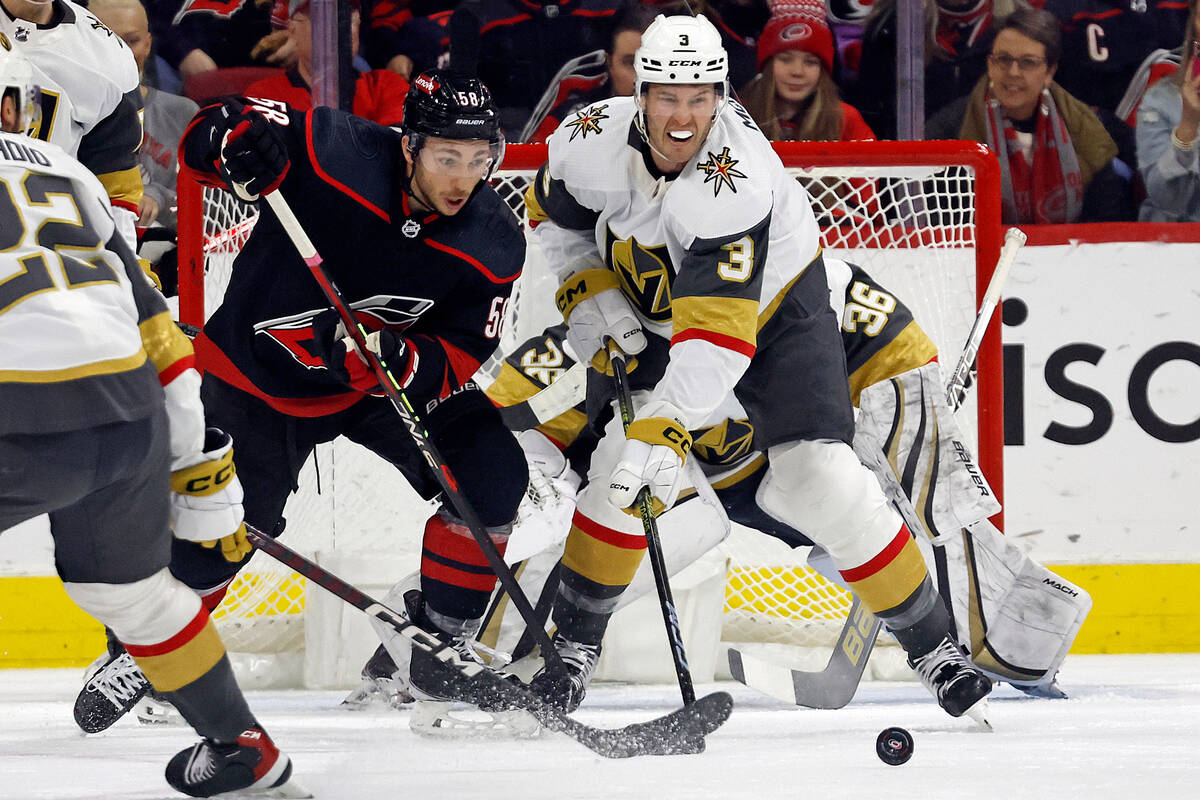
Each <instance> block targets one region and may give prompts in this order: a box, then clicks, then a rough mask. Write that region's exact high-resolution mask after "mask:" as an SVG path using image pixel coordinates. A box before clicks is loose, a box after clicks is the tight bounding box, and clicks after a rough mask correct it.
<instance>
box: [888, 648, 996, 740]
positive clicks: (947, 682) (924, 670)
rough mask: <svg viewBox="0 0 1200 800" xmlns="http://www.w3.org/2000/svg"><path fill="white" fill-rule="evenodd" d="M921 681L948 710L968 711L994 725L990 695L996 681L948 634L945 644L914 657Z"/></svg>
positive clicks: (958, 714)
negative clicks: (990, 717)
mask: <svg viewBox="0 0 1200 800" xmlns="http://www.w3.org/2000/svg"><path fill="white" fill-rule="evenodd" d="M908 665H909V666H910V667H912V668H913V670H915V671H916V673H917V676H918V677H920V679H921V683H923V684H925V688H926V689H928V690H929V691H930V693H931V694H933V696H934V697H935V698H936V699H937V701H938V705H940V706H941V707H942V708H943V709H944V710H945V711H946V713H947V714H949V715H950V716H952V717H961V716H962V715H964V714H966V715H967V716H969V717H970V718H971V719H973V720H975V721H976V722H977V723H979V724H980V725H981V726H983V727H984V728H987V729H991V727H992V726H991V723H990V722H988V720H987V695H988V693H989V692H991V691H992V682H991V681H990V680H988V678H987V676H986V675H984V674H983V673H982V672H980V671H979V670H977V669H976V668H975V667H973V666H971V664H970V663H968V661H967V658H966V656H965V655H963V651H962V648H960V647H959V646H958V644H957V643H956V642H955V641H954V640H953V639H951V638H950V637H949V636H947V637H946V638H945V639H943V640H942V642H941V644H939V645H938V646H937V647H935V648H933V650H931V651H929V652H928V653H926V654H925V655H923V656H920V657H918V658H916V659H910V660H909V662H908Z"/></svg>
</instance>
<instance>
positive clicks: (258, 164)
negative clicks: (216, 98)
mask: <svg viewBox="0 0 1200 800" xmlns="http://www.w3.org/2000/svg"><path fill="white" fill-rule="evenodd" d="M221 115H222V116H223V117H224V121H225V133H224V135H223V136H222V138H221V165H220V166H221V177H222V178H224V179H225V182H226V183H227V184H229V188H230V189H231V190H233V193H234V194H236V195H237V196H238V197H239V198H240V199H242V200H245V201H246V202H247V203H252V202H254V201H255V200H257V199H258V196H259V195H260V194H265V193H267V192H273V191H275V190H276V189H277V188H279V184H280V183H282V182H283V177H284V176H285V175H287V171H288V167H290V166H291V160H290V159H289V158H288V152H287V145H286V144H285V143H284V141H283V137H282V136H281V135H280V134H279V131H277V130H276V129H275V126H274V125H273V124H271V123H270V122H268V121H267V118H266V117H264V116H263V115H262V114H260V113H259V112H258V110H257V109H255V108H254V106H246V105H242V103H240V102H238V101H237V100H227V101H225V103H224V104H222V106H221Z"/></svg>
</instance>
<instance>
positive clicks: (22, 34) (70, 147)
mask: <svg viewBox="0 0 1200 800" xmlns="http://www.w3.org/2000/svg"><path fill="white" fill-rule="evenodd" d="M53 14H54V16H53V17H52V18H51V22H50V23H48V24H46V25H38V24H36V23H33V22H29V21H27V20H23V19H17V18H15V17H13V16H12V15H11V14H10V13H9V12H8V11H7V9H5V8H4V7H3V6H2V5H0V46H2V47H5V48H6V49H7V48H9V47H14V48H16V50H17V51H18V52H20V53H21V55H23V56H24V57H25V58H26V59H27V60H28V61H29V62H30V64H31V65H32V66H33V76H34V83H36V84H37V85H38V86H39V87H40V89H41V93H42V103H41V106H42V120H41V123H40V125H39V127H38V129H37V130H35V131H32V132H31V133H32V135H33V136H35V137H36V138H38V139H41V140H42V141H48V142H50V143H52V144H55V145H58V146H59V147H61V148H62V149H63V150H65V151H66V152H67V153H68V154H70V155H71V156H73V157H75V158H77V159H79V160H80V161H81V162H82V163H83V164H84V166H86V167H87V168H88V169H90V170H91V171H92V172H93V173H94V174H95V175H96V176H97V177H99V178H100V182H101V183H102V184H103V185H104V188H105V191H106V192H107V194H108V196H109V198H110V200H111V202H112V203H113V205H114V206H116V207H118V208H122V209H124V210H126V211H128V212H130V213H131V214H132V215H134V216H133V217H131V218H130V219H129V220H128V230H124V228H126V220H124V219H122V220H121V225H122V228H123V233H124V234H125V235H126V239H127V241H130V239H129V237H130V236H131V235H132V234H133V229H132V225H133V219H134V218H136V214H137V208H138V203H139V202H140V201H141V189H142V186H141V178H140V176H139V175H138V172H137V161H136V152H137V149H138V148H139V147H140V146H141V143H142V126H141V117H140V113H141V107H142V104H141V95H140V94H139V92H138V82H139V78H138V70H137V62H136V61H135V60H134V58H133V53H132V51H130V49H129V46H128V45H127V44H125V42H124V41H123V40H122V39H121V37H120V36H117V35H116V34H114V33H113V32H112V31H111V30H109V29H108V28H107V27H106V26H105V25H104V24H103V23H101V22H100V20H98V19H97V18H96V17H95V16H94V15H93V14H92V13H91V12H89V11H88V10H87V9H86V8H83V7H82V6H77V5H75V4H74V3H71V2H68V0H54V9H53Z"/></svg>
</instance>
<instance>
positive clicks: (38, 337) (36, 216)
mask: <svg viewBox="0 0 1200 800" xmlns="http://www.w3.org/2000/svg"><path fill="white" fill-rule="evenodd" d="M114 231H115V223H114V221H113V217H112V213H111V211H110V208H109V203H108V198H107V197H106V195H105V192H104V189H103V187H102V186H101V185H100V183H99V181H97V179H96V178H95V177H94V176H93V175H92V174H91V173H90V172H88V171H87V170H86V169H84V167H83V166H82V165H81V164H80V163H79V162H78V161H76V160H75V159H73V158H71V157H70V156H68V155H67V154H66V153H65V152H63V151H62V150H61V149H60V148H58V147H55V146H54V145H52V144H48V143H46V142H40V141H37V140H35V139H31V138H28V137H26V136H21V135H16V134H10V133H0V435H4V434H6V433H14V432H21V433H45V432H52V431H62V430H76V429H80V428H85V427H90V426H92V425H96V424H104V423H108V422H114V421H118V420H129V419H141V418H143V417H145V416H147V415H148V414H149V411H148V410H147V409H149V408H150V407H151V406H152V404H154V403H157V404H159V405H161V404H162V402H163V395H162V391H161V389H160V388H159V380H158V375H157V370H156V364H155V363H152V362H151V357H150V356H151V354H153V360H154V361H155V362H158V361H162V362H163V363H164V364H166V363H168V362H169V361H170V359H169V358H167V357H164V354H165V353H167V352H169V351H173V352H179V346H178V345H179V343H178V342H177V341H176V340H175V339H174V338H172V330H173V332H174V334H179V332H178V330H175V329H174V325H173V324H172V323H171V320H170V315H169V314H168V313H167V310H166V304H165V301H163V299H162V296H161V295H159V294H158V293H157V292H155V291H154V289H153V287H152V286H150V284H149V281H148V279H147V278H146V277H145V275H144V274H143V273H142V271H141V269H140V268H139V267H138V265H137V263H136V261H135V260H134V258H133V255H132V253H129V252H128V251H127V250H125V247H124V244H123V242H122V240H121V239H120V237H119V236H116V235H115V234H114ZM179 336H180V337H181V336H182V335H181V334H179ZM144 340H145V342H144ZM155 340H157V342H158V343H155ZM184 341H185V342H186V340H184ZM159 344H161V345H162V349H161V352H156V348H158V346H159ZM190 354H191V348H190V346H187V353H186V356H188V357H190ZM188 363H189V364H190V361H189V362H188Z"/></svg>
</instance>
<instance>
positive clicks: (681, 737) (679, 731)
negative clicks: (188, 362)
mask: <svg viewBox="0 0 1200 800" xmlns="http://www.w3.org/2000/svg"><path fill="white" fill-rule="evenodd" d="M246 537H247V538H248V539H249V540H250V542H251V543H252V544H253V545H254V547H255V548H256V549H258V550H262V551H263V552H264V553H266V554H267V555H269V556H271V557H272V558H274V559H275V560H276V561H278V562H280V563H281V564H284V565H286V566H288V567H291V568H292V569H294V570H295V571H296V572H298V573H300V574H301V575H303V576H304V577H306V578H308V579H309V580H310V581H312V582H313V583H315V584H316V585H318V586H320V587H321V588H322V589H324V590H326V591H327V592H329V593H330V594H332V595H334V596H335V597H337V598H339V599H341V600H344V601H345V602H347V603H349V604H350V605H352V606H354V607H355V608H357V609H359V610H360V611H363V612H364V613H366V614H368V615H369V616H372V617H375V618H376V619H378V620H380V621H382V622H383V623H385V624H386V625H390V626H391V627H392V628H394V629H395V630H396V632H397V633H399V634H400V635H402V636H404V637H405V638H406V639H408V640H409V641H411V642H412V644H413V646H414V647H418V648H420V649H421V650H424V651H425V652H427V653H429V654H431V655H433V656H434V658H435V660H436V664H437V666H438V668H439V669H442V670H443V671H444V674H445V676H446V680H447V682H448V683H449V684H450V685H452V686H459V687H468V690H474V693H475V694H481V693H482V692H480V691H479V690H480V689H486V690H487V691H488V692H490V693H492V694H494V695H495V696H496V698H497V699H498V701H499V702H500V703H502V704H504V705H505V706H506V707H508V708H519V709H523V710H525V711H527V712H529V713H530V714H531V715H533V717H534V718H535V719H536V720H537V721H538V722H539V723H541V725H542V726H543V727H545V728H547V729H548V730H552V731H556V732H558V733H563V734H566V735H567V736H570V737H571V738H572V739H574V740H575V741H577V742H579V743H580V744H582V745H583V746H584V747H587V748H588V749H589V750H591V751H592V752H594V753H597V754H598V755H601V756H604V757H605V758H631V757H633V756H650V755H682V754H686V753H700V752H703V750H704V737H705V736H706V735H707V734H709V733H712V732H713V731H715V730H716V729H717V728H719V727H720V726H721V725H722V723H724V722H725V720H727V719H729V713H730V711H732V709H733V699H732V698H731V697H730V696H729V694H728V693H726V692H713V693H712V694H709V695H705V696H704V697H702V698H700V699H699V700H697V701H696V702H695V703H693V704H691V705H688V706H684V707H683V708H680V709H677V710H676V711H673V712H671V713H670V714H667V715H665V716H662V717H658V718H656V719H652V720H649V721H648V722H638V723H634V724H632V725H627V726H625V727H624V728H614V729H605V728H593V727H591V726H589V725H584V724H583V723H582V722H578V721H576V720H573V719H571V718H570V717H568V716H567V715H566V714H564V713H563V712H561V711H559V710H558V709H557V708H555V707H554V706H552V705H550V704H549V703H547V702H545V701H544V700H542V699H541V698H540V697H538V696H537V695H536V694H534V693H533V692H531V691H530V690H529V689H528V688H527V687H526V686H525V685H524V684H521V683H513V682H510V681H507V680H505V679H503V678H501V677H500V676H499V675H497V674H496V673H495V672H492V671H491V670H490V669H488V668H487V667H485V666H484V665H482V664H478V663H475V662H469V661H463V660H461V659H460V658H459V657H458V654H457V653H456V652H455V650H454V648H453V647H451V646H450V645H449V644H448V643H446V642H443V641H441V640H439V639H437V638H436V637H434V636H433V635H431V634H429V633H427V632H426V631H425V630H424V629H423V628H421V627H420V626H419V625H416V624H414V623H412V622H410V621H409V620H407V619H405V618H404V617H403V616H401V615H400V614H397V613H396V612H395V611H393V610H392V609H390V608H388V607H387V606H385V605H384V604H382V603H380V602H379V601H377V600H375V599H374V598H372V597H370V596H368V595H367V594H365V593H363V592H362V591H360V590H358V589H356V588H355V587H353V586H351V585H350V584H348V583H346V582H345V581H343V580H342V579H341V578H339V577H337V576H336V575H334V574H333V573H331V572H328V571H326V570H325V569H322V568H321V567H319V566H317V565H316V564H314V563H313V562H311V561H309V560H308V559H307V558H305V557H304V556H302V555H300V554H299V553H297V552H296V551H295V550H292V549H291V548H289V547H287V546H286V545H283V544H281V543H280V542H277V541H276V540H274V539H272V538H271V537H270V536H267V535H266V534H264V533H263V532H262V531H259V530H258V529H256V528H254V527H252V526H250V525H246Z"/></svg>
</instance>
